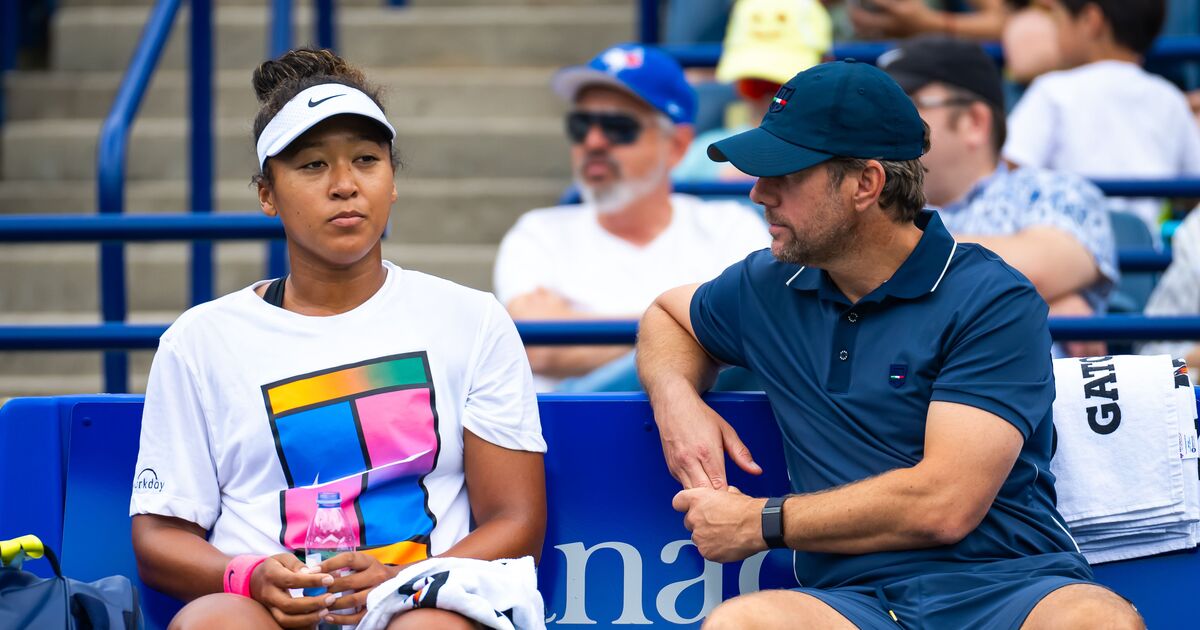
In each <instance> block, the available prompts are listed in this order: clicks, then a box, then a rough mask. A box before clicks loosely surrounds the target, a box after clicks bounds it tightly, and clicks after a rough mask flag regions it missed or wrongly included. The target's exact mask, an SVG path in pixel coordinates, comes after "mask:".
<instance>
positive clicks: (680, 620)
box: [0, 394, 1200, 628]
mask: <svg viewBox="0 0 1200 630" xmlns="http://www.w3.org/2000/svg"><path fill="white" fill-rule="evenodd" d="M710 402H711V403H712V404H713V406H714V407H715V408H716V409H717V410H718V411H719V412H720V413H722V414H723V415H724V416H725V417H726V418H728V419H729V420H730V422H731V423H732V424H733V425H734V426H735V427H736V428H737V429H738V431H739V432H740V434H741V435H742V437H743V438H744V439H745V440H746V442H747V444H748V445H749V446H750V448H751V449H752V450H753V452H754V453H755V456H756V457H757V458H758V461H759V462H760V463H761V464H762V465H763V467H764V468H765V469H766V470H767V471H768V472H767V473H766V474H765V475H763V476H762V477H758V478H754V477H749V476H746V475H743V474H740V471H736V470H735V471H732V472H731V476H732V481H733V483H734V484H736V485H738V486H739V487H741V488H743V489H744V490H745V491H746V492H748V493H751V494H755V495H758V496H765V495H768V494H781V493H783V492H785V491H786V487H787V480H786V474H785V469H784V465H783V459H782V454H781V453H780V452H779V448H778V444H779V434H778V430H777V429H776V427H775V423H774V421H773V419H772V417H771V412H770V408H769V406H768V405H767V402H766V399H765V398H764V397H763V396H762V395H761V394H713V395H711V396H710ZM540 407H541V412H542V423H543V429H544V432H545V435H546V441H547V442H548V444H549V447H550V450H549V453H548V455H547V458H546V471H547V491H548V498H549V504H550V520H549V523H548V530H547V536H546V546H545V548H544V551H543V554H542V563H541V566H540V568H539V575H538V579H539V585H540V587H541V589H542V593H543V594H544V596H545V599H546V615H547V618H548V619H549V624H548V625H549V627H551V628H555V627H560V626H562V627H574V626H584V625H587V626H590V627H609V626H612V625H627V624H634V625H639V624H653V625H655V626H677V625H678V626H689V627H694V626H696V625H698V623H699V620H700V619H701V618H702V616H703V614H704V612H706V611H707V610H709V609H711V607H712V606H714V605H715V604H716V603H718V602H719V601H720V600H722V599H725V598H729V597H732V596H734V595H737V594H739V593H742V592H749V591H753V590H757V589H759V588H770V587H785V586H790V585H793V584H794V578H793V576H792V573H791V566H790V556H789V554H788V553H786V552H780V551H775V552H771V553H770V554H765V555H762V556H756V557H754V558H751V559H748V560H746V561H744V562H740V563H730V564H726V565H719V564H714V563H709V562H705V561H704V560H703V559H702V558H700V557H699V555H698V554H697V552H696V550H695V548H694V547H693V546H692V545H691V544H690V541H689V539H688V533H687V531H686V530H685V529H684V528H683V526H682V523H681V519H680V516H679V515H678V514H677V513H675V512H674V511H673V510H672V509H671V507H670V499H671V497H672V496H673V495H674V494H675V492H676V491H677V490H678V486H677V484H676V483H675V481H674V480H673V479H671V477H670V476H669V475H668V474H667V469H666V466H665V464H664V463H663V460H662V453H661V451H660V446H659V440H658V433H657V431H656V429H655V427H654V423H653V419H652V417H651V414H650V408H649V405H648V404H647V402H646V400H645V398H644V396H641V395H636V394H590V395H547V396H542V397H541V398H540ZM141 411H142V399H141V397H140V396H114V395H96V396H68V397H57V398H23V399H14V400H11V401H9V402H8V403H7V404H6V405H5V406H4V407H3V408H0V445H3V453H4V454H3V456H0V506H3V507H2V508H0V539H5V538H12V537H15V536H17V535H21V534H26V533H35V534H37V535H39V536H40V537H42V539H43V540H44V541H45V542H46V543H48V544H50V545H52V546H54V547H56V548H58V549H59V550H60V551H61V553H60V555H61V557H62V562H63V569H64V571H65V572H66V573H67V574H68V575H71V576H72V577H75V578H78V579H84V580H93V579H97V578H100V577H103V576H105V575H111V574H114V573H120V574H124V575H127V576H129V577H130V578H133V579H134V580H135V581H136V580H137V570H136V566H135V563H134V559H133V553H132V548H131V544H130V536H129V518H128V517H127V515H126V514H127V510H128V501H129V494H130V491H131V484H132V477H133V467H134V462H135V459H136V454H137V442H138V431H139V428H140V425H141ZM29 566H30V568H31V569H32V570H34V571H37V572H40V573H43V574H45V572H46V571H48V567H46V566H45V565H44V561H37V562H34V563H31V564H30V565H29ZM1096 574H1097V576H1098V577H1099V579H1100V580H1101V581H1102V582H1104V583H1106V584H1108V585H1110V586H1112V587H1113V588H1115V589H1117V590H1118V591H1120V592H1121V593H1122V594H1124V595H1125V596H1126V597H1129V598H1130V599H1131V600H1133V601H1134V603H1136V604H1137V605H1138V607H1139V609H1141V611H1142V613H1143V614H1144V615H1145V617H1146V619H1147V621H1148V622H1149V624H1150V627H1152V628H1173V627H1195V625H1194V624H1195V620H1194V619H1192V620H1191V621H1188V619H1190V618H1191V613H1189V612H1188V609H1187V607H1186V606H1181V605H1180V604H1181V603H1182V602H1188V601H1191V599H1192V598H1193V597H1194V595H1195V593H1197V592H1200V554H1197V553H1196V552H1194V551H1193V552H1187V553H1177V554H1168V555H1163V556H1156V557H1153V558H1144V559H1139V560H1134V561H1128V562H1120V563H1113V564H1106V565H1101V566H1099V567H1097V569H1096ZM138 584H139V586H141V588H142V593H143V607H144V610H145V612H146V615H147V619H148V622H149V623H148V627H149V628H165V627H166V625H167V622H168V621H169V620H170V617H171V615H172V614H173V613H174V611H175V610H177V609H178V606H179V603H178V602H176V601H175V600H173V599H171V598H169V597H167V596H165V595H162V594H161V593H157V592H155V591H153V590H152V589H149V588H148V587H145V586H144V585H141V584H140V582H138Z"/></svg>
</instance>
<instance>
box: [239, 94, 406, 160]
mask: <svg viewBox="0 0 1200 630" xmlns="http://www.w3.org/2000/svg"><path fill="white" fill-rule="evenodd" d="M341 114H354V115H357V116H366V117H367V118H370V119H371V120H374V121H375V122H377V123H379V124H380V125H383V127H384V128H385V129H387V130H388V133H389V134H390V136H389V140H395V139H396V129H395V128H394V127H392V124H391V123H389V122H388V120H387V117H386V116H384V115H383V110H381V109H379V106H378V105H376V104H375V101H373V100H371V97H370V96H367V95H366V94H364V93H363V92H361V91H359V90H357V89H355V88H352V87H350V86H348V85H342V84H341V83H323V84H321V85H314V86H313V87H310V88H308V89H307V90H304V91H303V92H300V93H299V94H297V95H296V96H294V97H292V100H290V101H288V102H287V104H286V105H284V106H283V108H282V109H280V110H279V113H278V114H275V117H274V118H272V119H271V122H269V123H267V126H266V127H265V128H264V129H263V132H262V134H261V135H260V136H258V143H257V145H256V146H255V149H256V150H257V151H258V167H259V168H260V169H262V168H265V166H266V163H267V158H269V157H275V156H276V155H279V154H280V153H281V152H283V150H284V149H286V148H287V147H288V145H289V144H291V143H292V141H294V140H295V139H296V138H299V137H300V135H301V134H303V133H304V132H305V131H308V130H309V129H312V128H313V127H314V126H316V125H317V123H319V122H321V121H323V120H325V119H326V118H330V117H332V116H339V115H341Z"/></svg>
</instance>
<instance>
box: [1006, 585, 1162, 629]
mask: <svg viewBox="0 0 1200 630" xmlns="http://www.w3.org/2000/svg"><path fill="white" fill-rule="evenodd" d="M1023 627H1024V628H1026V629H1028V630H1037V629H1038V628H1055V629H1057V628H1063V629H1068V630H1070V629H1074V628H1079V629H1085V628H1089V629H1090V628H1111V629H1113V630H1144V629H1145V627H1146V624H1145V622H1144V621H1142V616H1141V615H1139V614H1138V612H1137V609H1135V608H1134V607H1133V605H1132V604H1130V603H1129V602H1128V601H1126V600H1125V599H1124V598H1123V597H1121V596H1120V595H1117V594H1116V593H1113V592H1112V591H1110V590H1108V589H1106V588H1103V587H1100V586H1095V585H1092V584H1072V585H1070V586H1064V587H1062V588H1060V589H1058V590H1056V591H1054V592H1053V593H1050V594H1049V595H1047V596H1046V597H1045V598H1043V599H1042V601H1041V602H1040V603H1038V605H1037V606H1035V607H1034V609H1033V611H1032V612H1031V613H1030V614H1029V617H1028V618H1027V619H1026V622H1025V625H1024V626H1023Z"/></svg>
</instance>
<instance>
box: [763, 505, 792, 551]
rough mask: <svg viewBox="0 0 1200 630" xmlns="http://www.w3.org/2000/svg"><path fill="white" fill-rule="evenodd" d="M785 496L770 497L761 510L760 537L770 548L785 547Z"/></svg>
mask: <svg viewBox="0 0 1200 630" xmlns="http://www.w3.org/2000/svg"><path fill="white" fill-rule="evenodd" d="M786 500H787V497H771V498H770V499H767V504H766V505H764V506H763V510H762V537H763V541H765V542H766V543H767V547H768V548H770V549H786V548H787V543H786V542H784V540H783V502H784V501H786Z"/></svg>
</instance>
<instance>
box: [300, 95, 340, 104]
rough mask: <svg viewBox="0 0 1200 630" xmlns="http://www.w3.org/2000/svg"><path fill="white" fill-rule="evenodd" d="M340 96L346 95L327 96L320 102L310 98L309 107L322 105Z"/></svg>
mask: <svg viewBox="0 0 1200 630" xmlns="http://www.w3.org/2000/svg"><path fill="white" fill-rule="evenodd" d="M339 96H345V94H334V95H333V96H326V97H325V98H323V99H321V100H319V101H314V100H312V99H311V98H310V99H308V106H309V107H316V106H317V105H320V104H321V103H324V102H325V101H328V100H329V99H331V98H337V97H339Z"/></svg>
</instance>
